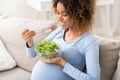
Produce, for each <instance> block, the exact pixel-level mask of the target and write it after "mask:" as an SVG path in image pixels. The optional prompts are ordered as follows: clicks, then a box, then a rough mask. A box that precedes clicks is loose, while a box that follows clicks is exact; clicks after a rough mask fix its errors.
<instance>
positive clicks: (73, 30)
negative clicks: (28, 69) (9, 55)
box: [22, 0, 100, 80]
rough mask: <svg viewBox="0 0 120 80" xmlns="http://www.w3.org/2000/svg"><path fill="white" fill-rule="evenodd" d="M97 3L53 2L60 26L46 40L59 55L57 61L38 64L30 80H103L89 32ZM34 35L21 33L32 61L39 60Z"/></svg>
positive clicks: (26, 31)
mask: <svg viewBox="0 0 120 80" xmlns="http://www.w3.org/2000/svg"><path fill="white" fill-rule="evenodd" d="M95 1H96V0H52V2H53V10H54V12H55V13H56V17H57V20H58V21H59V23H60V25H61V26H59V27H58V28H57V29H56V30H54V31H53V32H52V33H51V34H50V35H49V36H48V37H46V38H45V40H49V41H54V42H55V43H56V44H57V45H58V46H59V48H60V51H59V54H58V56H57V57H55V58H52V59H44V60H42V59H40V60H38V62H37V63H36V65H35V66H34V68H33V70H32V75H31V80H100V65H99V44H98V42H97V40H96V38H94V37H93V36H92V34H91V33H90V32H89V31H90V30H91V29H92V24H93V21H94V12H95V5H96V4H95ZM35 34H36V33H35V31H30V30H29V29H24V30H23V32H22V38H23V40H25V41H26V50H27V55H29V56H31V57H36V52H35V51H34V46H35V45H34V43H33V42H34V41H33V37H34V36H35ZM85 66H86V67H85ZM84 68H86V71H84Z"/></svg>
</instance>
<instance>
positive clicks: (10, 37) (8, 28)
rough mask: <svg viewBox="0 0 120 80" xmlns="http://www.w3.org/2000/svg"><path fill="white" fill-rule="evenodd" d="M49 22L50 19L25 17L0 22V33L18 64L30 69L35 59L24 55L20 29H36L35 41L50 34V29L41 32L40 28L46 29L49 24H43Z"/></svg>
mask: <svg viewBox="0 0 120 80" xmlns="http://www.w3.org/2000/svg"><path fill="white" fill-rule="evenodd" d="M43 22H44V24H43ZM50 23H51V21H37V20H30V19H26V18H7V19H5V20H3V21H2V22H0V35H1V37H2V39H3V40H4V42H5V45H6V47H7V49H8V51H9V52H10V54H11V55H12V56H13V57H14V59H15V60H16V62H17V65H18V66H20V67H22V68H24V69H26V70H29V71H32V68H33V66H34V65H35V63H36V61H37V60H36V58H34V59H33V58H29V57H27V56H26V50H25V49H26V48H25V42H24V41H23V40H22V38H21V33H22V30H23V29H24V28H30V29H31V30H37V31H38V33H39V34H37V35H36V36H35V37H34V38H35V42H37V41H38V40H42V39H44V38H45V37H46V36H47V35H49V34H50V31H45V32H41V28H42V29H43V28H44V29H45V28H46V29H48V27H49V26H45V25H49V24H50ZM39 29H40V32H39Z"/></svg>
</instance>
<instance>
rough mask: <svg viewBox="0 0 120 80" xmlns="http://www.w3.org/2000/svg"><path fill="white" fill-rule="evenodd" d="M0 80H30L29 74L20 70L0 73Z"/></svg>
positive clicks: (15, 69)
mask: <svg viewBox="0 0 120 80" xmlns="http://www.w3.org/2000/svg"><path fill="white" fill-rule="evenodd" d="M0 80H31V73H30V72H28V71H26V70H23V69H21V68H18V67H16V68H14V69H12V70H8V71H4V72H0Z"/></svg>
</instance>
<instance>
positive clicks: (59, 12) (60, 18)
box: [57, 2, 72, 29]
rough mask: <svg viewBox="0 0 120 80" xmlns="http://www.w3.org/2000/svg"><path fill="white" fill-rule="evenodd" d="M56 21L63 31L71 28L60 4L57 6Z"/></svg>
mask: <svg viewBox="0 0 120 80" xmlns="http://www.w3.org/2000/svg"><path fill="white" fill-rule="evenodd" d="M57 20H58V21H59V23H60V25H61V26H62V28H63V29H68V28H70V27H71V26H72V22H71V19H70V17H69V16H68V15H67V14H66V12H65V8H64V6H63V4H62V3H60V2H59V3H58V4H57Z"/></svg>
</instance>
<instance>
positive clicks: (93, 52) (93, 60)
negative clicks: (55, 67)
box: [63, 40, 100, 80]
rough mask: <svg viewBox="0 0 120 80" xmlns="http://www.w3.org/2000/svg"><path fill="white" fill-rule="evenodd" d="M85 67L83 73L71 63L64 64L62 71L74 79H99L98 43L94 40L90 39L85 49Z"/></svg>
mask: <svg viewBox="0 0 120 80" xmlns="http://www.w3.org/2000/svg"><path fill="white" fill-rule="evenodd" d="M85 58H86V69H87V72H86V73H84V72H82V71H80V70H78V69H77V68H75V67H74V66H72V65H71V64H69V63H67V64H66V65H65V66H64V69H63V72H65V73H66V74H68V75H69V76H71V77H72V78H74V79H75V80H100V65H99V45H98V43H97V42H96V41H94V40H93V41H90V43H89V44H88V45H87V47H86V49H85Z"/></svg>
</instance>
